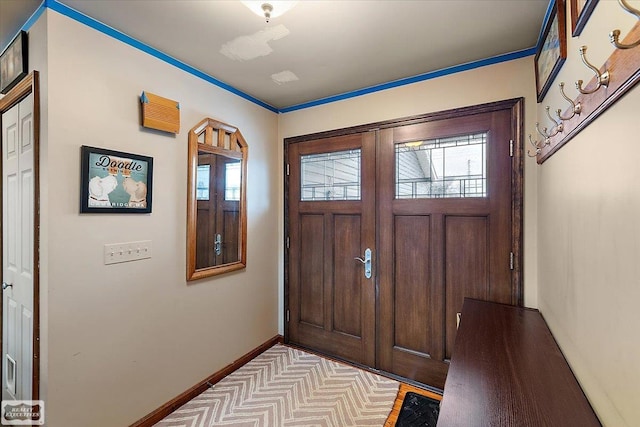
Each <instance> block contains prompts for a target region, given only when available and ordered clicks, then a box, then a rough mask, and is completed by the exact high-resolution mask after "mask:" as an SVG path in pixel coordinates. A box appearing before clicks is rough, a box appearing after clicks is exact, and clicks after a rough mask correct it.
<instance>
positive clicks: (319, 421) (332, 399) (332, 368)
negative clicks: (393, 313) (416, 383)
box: [156, 345, 399, 427]
mask: <svg viewBox="0 0 640 427" xmlns="http://www.w3.org/2000/svg"><path fill="white" fill-rule="evenodd" d="M398 387H399V383H398V382H397V381H393V380H390V379H387V378H384V377H381V376H379V375H375V374H372V373H370V372H367V371H364V370H361V369H357V368H353V367H351V366H348V365H344V364H341V363H337V362H334V361H331V360H328V359H324V358H322V357H319V356H316V355H313V354H309V353H306V352H304V351H300V350H297V349H293V348H290V347H286V346H283V345H276V346H274V347H272V348H270V349H269V350H267V351H265V352H264V353H262V354H261V355H260V356H258V357H256V358H255V359H253V360H252V361H251V362H249V363H248V364H246V365H245V366H243V367H242V368H240V369H238V370H237V371H235V372H234V373H232V374H231V375H229V376H228V377H226V378H224V379H223V380H222V381H220V382H219V383H217V384H215V385H214V386H213V387H212V388H210V389H209V390H207V391H205V392H204V393H202V394H201V395H199V396H198V397H196V398H194V399H193V400H191V401H189V402H188V403H186V404H185V405H183V406H182V407H180V408H179V409H178V410H176V411H175V412H174V413H172V414H171V415H169V416H168V417H166V418H165V419H164V420H162V421H160V422H159V423H158V424H156V426H162V427H178V426H180V427H182V426H188V427H210V426H235V427H312V426H313V427H349V426H357V427H360V426H382V425H384V422H385V420H386V419H387V416H388V415H389V412H390V411H391V408H392V406H393V402H394V400H395V398H396V394H397V392H398Z"/></svg>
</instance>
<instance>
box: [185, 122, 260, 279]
mask: <svg viewBox="0 0 640 427" xmlns="http://www.w3.org/2000/svg"><path fill="white" fill-rule="evenodd" d="M200 152H206V153H210V154H219V155H222V156H225V157H230V158H236V159H239V160H241V161H242V166H241V180H240V207H239V209H240V214H239V219H238V220H239V224H238V228H239V230H238V245H239V247H238V261H235V262H231V263H227V264H221V265H214V266H211V267H205V268H196V247H197V244H196V233H197V213H198V206H197V198H196V190H197V188H196V187H197V172H198V153H200ZM248 153H249V147H248V146H247V142H246V141H245V139H244V137H243V136H242V134H241V133H240V130H238V128H236V127H234V126H230V125H228V124H226V123H223V122H220V121H218V120H214V119H210V118H205V119H204V120H202V121H201V122H200V123H198V124H197V125H196V126H195V127H193V128H192V129H191V130H190V131H189V156H188V157H189V159H188V169H187V170H188V185H187V280H188V281H191V280H198V279H202V278H205V277H210V276H215V275H218V274H224V273H228V272H230V271H234V270H241V269H243V268H245V267H246V266H247V157H248Z"/></svg>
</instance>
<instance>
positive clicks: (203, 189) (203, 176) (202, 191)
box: [196, 165, 211, 200]
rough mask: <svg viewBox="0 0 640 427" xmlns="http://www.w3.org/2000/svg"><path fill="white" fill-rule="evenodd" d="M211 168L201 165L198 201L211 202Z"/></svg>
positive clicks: (197, 190)
mask: <svg viewBox="0 0 640 427" xmlns="http://www.w3.org/2000/svg"><path fill="white" fill-rule="evenodd" d="M210 171H211V166H209V165H199V166H198V171H197V177H196V200H209V174H210Z"/></svg>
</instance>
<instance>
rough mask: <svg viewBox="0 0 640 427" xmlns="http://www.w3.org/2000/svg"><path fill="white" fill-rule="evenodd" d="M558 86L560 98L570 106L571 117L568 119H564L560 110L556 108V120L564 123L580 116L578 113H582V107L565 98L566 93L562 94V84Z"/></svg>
mask: <svg viewBox="0 0 640 427" xmlns="http://www.w3.org/2000/svg"><path fill="white" fill-rule="evenodd" d="M558 86H559V87H560V94H561V95H562V97H563V98H564V99H566V100H567V102H568V103H569V104H571V115H570V116H569V117H564V116H563V115H562V114H561V113H562V110H561V109H559V108H558V110H556V115H557V116H558V118H559V119H560V120H562V121H565V120H569V119H571V118H573V116H575V115H576V114H578V115H580V113H581V112H582V105H581V104H580V103H579V102H578V103H577V104H576V103H575V102H573V100H572V99H571V98H569V97H568V96H567V94H566V93H564V82H560V84H559V85H558Z"/></svg>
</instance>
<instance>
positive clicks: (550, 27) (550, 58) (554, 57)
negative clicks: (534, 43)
mask: <svg viewBox="0 0 640 427" xmlns="http://www.w3.org/2000/svg"><path fill="white" fill-rule="evenodd" d="M565 22H566V19H565V7H564V0H555V1H554V5H553V10H552V12H551V14H550V15H549V19H548V20H547V22H546V24H545V27H544V31H543V32H542V40H540V43H539V45H538V48H537V51H536V57H535V59H534V62H535V68H536V70H535V71H536V92H537V95H538V102H542V100H543V99H544V96H545V95H546V94H547V92H548V91H549V87H551V84H552V83H553V80H554V79H555V78H556V76H557V75H558V72H559V71H560V68H562V64H564V61H565V60H566V59H567V32H566V28H565V27H566V25H565Z"/></svg>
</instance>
